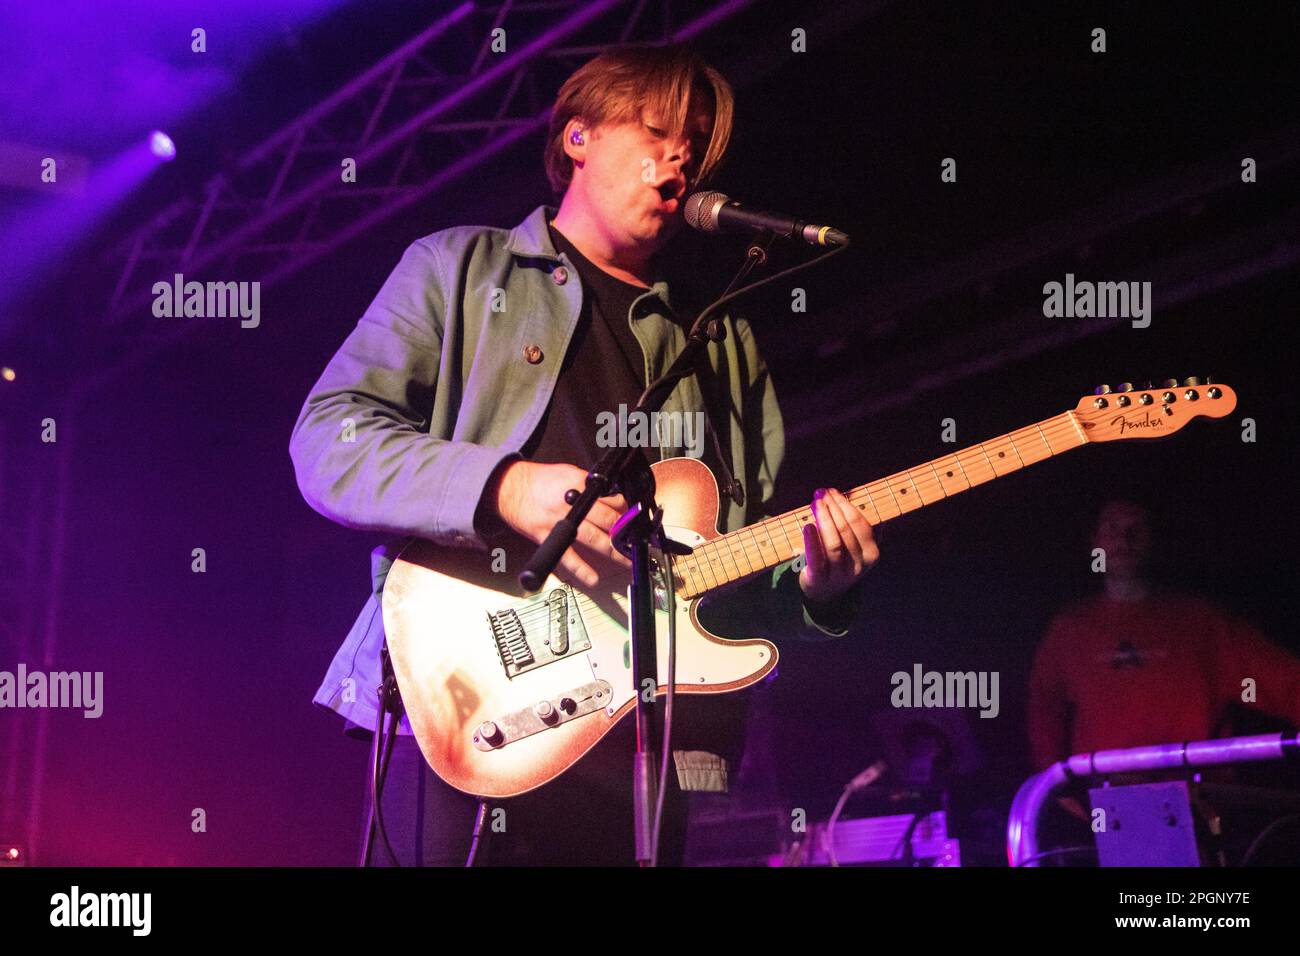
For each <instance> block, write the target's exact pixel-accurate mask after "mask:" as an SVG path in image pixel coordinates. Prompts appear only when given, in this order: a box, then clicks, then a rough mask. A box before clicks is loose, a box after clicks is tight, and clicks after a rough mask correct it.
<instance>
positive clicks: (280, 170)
mask: <svg viewBox="0 0 1300 956" xmlns="http://www.w3.org/2000/svg"><path fill="white" fill-rule="evenodd" d="M749 3H750V0H730V2H724V3H697V4H695V5H694V7H695V14H696V15H695V17H694V19H691V20H689V21H686V22H683V23H681V24H679V25H676V26H675V25H674V17H673V12H672V10H671V9H670V5H669V3H668V2H667V0H662V2H660V3H650V2H648V0H632V2H629V0H555V2H533V3H522V2H521V3H516V2H509V0H507V2H504V3H491V4H485V3H469V2H466V3H461V4H460V5H459V6H457V7H455V9H453V10H451V11H450V12H449V13H447V14H446V15H445V16H443V17H441V18H440V19H438V20H437V21H436V22H435V23H433V24H431V25H430V26H429V27H428V28H427V29H425V30H424V31H423V32H422V33H420V34H419V35H418V36H415V37H413V38H412V39H411V40H410V41H408V42H407V43H405V44H403V45H402V46H401V47H400V48H399V49H397V50H395V51H394V52H393V53H391V54H390V55H388V56H387V57H385V58H384V59H382V60H381V61H379V62H378V63H376V64H375V65H374V66H372V67H370V68H369V69H368V70H366V71H365V72H364V73H362V74H361V75H359V76H357V77H356V78H355V79H353V80H352V81H351V82H349V83H347V84H346V85H345V86H343V87H342V88H340V89H339V90H338V91H337V92H335V93H334V94H333V95H331V96H330V97H328V98H327V99H325V100H324V101H322V102H321V103H319V104H318V105H317V106H315V107H313V108H312V109H311V110H309V111H308V112H306V113H305V114H303V115H302V116H300V117H299V118H298V119H297V120H295V121H294V122H292V123H290V124H288V125H287V126H285V127H283V128H282V129H281V130H279V131H278V132H277V133H276V134H275V135H273V136H272V137H270V138H269V139H268V140H266V141H265V142H264V143H262V144H261V145H260V146H258V147H257V148H256V149H254V150H252V151H251V152H249V153H248V154H247V155H246V156H245V157H244V158H243V159H242V160H241V161H240V162H239V163H238V165H236V166H235V167H234V168H232V169H230V170H229V171H226V172H223V173H221V174H219V175H217V176H215V177H213V178H212V179H211V180H210V181H208V182H207V183H206V184H205V185H204V186H203V188H202V189H201V191H200V192H199V194H198V195H194V196H190V197H187V198H184V199H182V200H180V201H178V202H175V203H173V204H172V205H170V206H168V207H167V208H166V209H164V210H162V211H161V212H159V213H158V214H157V215H155V216H154V217H152V218H151V219H150V220H149V221H148V222H146V223H145V224H144V225H142V226H141V227H139V228H138V229H136V230H135V231H134V232H133V233H132V234H131V235H130V236H129V237H127V238H126V240H125V241H123V242H122V243H121V244H120V245H118V246H117V247H116V248H114V249H113V250H112V253H111V257H110V263H109V264H110V266H111V267H112V270H113V273H114V274H115V275H116V277H117V278H116V283H115V286H114V289H113V292H112V295H111V298H110V300H109V307H108V311H107V316H106V319H105V321H106V323H107V326H108V328H109V329H114V328H120V327H121V326H122V324H123V323H125V322H126V321H127V320H128V319H129V318H130V317H132V316H139V315H140V314H141V312H142V310H146V309H147V308H148V302H149V299H150V297H151V292H150V290H151V288H152V285H153V283H154V282H156V281H159V280H164V279H169V278H170V277H171V275H172V274H173V273H174V272H181V273H187V274H191V275H194V276H195V277H196V278H198V277H199V276H200V275H205V274H206V275H212V274H216V275H218V276H220V277H221V278H222V279H223V280H224V279H234V278H237V277H240V276H249V277H255V278H256V279H257V280H258V281H260V282H261V283H262V285H263V287H265V286H268V285H271V284H274V283H276V282H279V281H281V280H283V279H284V278H286V277H288V276H290V275H292V274H294V273H296V272H298V271H300V270H301V269H303V268H304V267H306V266H308V265H309V264H311V263H313V262H315V261H317V260H319V259H321V258H322V257H323V256H325V255H327V254H329V253H331V252H333V251H335V250H337V249H339V248H340V247H342V246H344V245H345V244H347V243H348V242H351V241H352V240H354V239H355V238H356V237H358V236H359V235H361V234H363V233H365V232H366V231H367V230H369V229H371V228H373V227H374V226H375V225H376V224H378V223H379V222H381V221H383V220H384V219H386V218H388V217H390V216H392V215H394V214H395V213H397V212H399V211H401V210H402V209H404V208H406V207H408V206H410V205H411V204H412V203H415V202H417V201H419V200H420V199H422V198H423V197H425V196H427V195H429V194H430V193H432V192H434V191H436V190H439V189H442V188H445V187H447V186H448V185H449V184H451V183H452V182H454V181H456V180H458V179H462V178H464V177H466V176H468V175H470V174H471V173H472V172H473V171H474V170H475V169H476V168H479V167H480V166H481V164H482V163H483V162H484V161H485V160H487V159H488V158H489V157H491V156H493V155H494V154H496V153H499V152H501V151H502V150H505V149H507V148H509V147H510V146H511V145H513V144H514V143H516V142H518V141H519V140H521V139H524V138H525V137H528V136H530V135H533V134H535V133H537V132H538V131H539V130H541V129H543V128H544V127H545V124H546V121H547V117H548V113H549V104H550V97H552V96H553V94H554V90H555V89H556V87H557V86H558V85H559V83H560V82H561V81H562V80H563V78H564V77H565V76H567V75H568V73H570V72H571V71H572V70H573V69H574V68H575V67H576V66H577V64H578V62H579V61H580V60H582V59H586V58H589V57H590V56H592V55H594V54H595V53H597V52H599V51H600V50H601V49H604V48H606V47H609V46H614V45H618V44H621V43H627V42H636V41H641V42H645V41H661V40H670V39H673V40H679V39H689V38H691V37H693V36H695V35H697V34H699V33H701V32H704V31H706V30H708V29H710V28H712V27H713V26H714V25H716V24H718V23H720V22H721V21H723V20H725V19H727V18H728V17H730V16H732V15H733V14H735V13H737V12H739V11H740V10H742V9H744V8H745V7H746V6H748V5H749ZM677 6H678V7H682V6H683V5H682V4H677ZM686 6H689V5H686ZM501 31H504V34H502V32H501ZM503 41H504V49H502V48H501V44H502V42H503ZM345 158H346V159H352V160H354V161H355V163H356V181H355V182H344V181H343V176H342V163H343V161H344V159H345Z"/></svg>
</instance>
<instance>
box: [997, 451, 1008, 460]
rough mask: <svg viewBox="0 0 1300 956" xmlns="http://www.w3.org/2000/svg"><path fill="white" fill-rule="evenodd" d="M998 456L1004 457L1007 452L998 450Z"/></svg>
mask: <svg viewBox="0 0 1300 956" xmlns="http://www.w3.org/2000/svg"><path fill="white" fill-rule="evenodd" d="M998 457H999V458H1006V457H1007V453H1006V452H1004V451H1000V452H998Z"/></svg>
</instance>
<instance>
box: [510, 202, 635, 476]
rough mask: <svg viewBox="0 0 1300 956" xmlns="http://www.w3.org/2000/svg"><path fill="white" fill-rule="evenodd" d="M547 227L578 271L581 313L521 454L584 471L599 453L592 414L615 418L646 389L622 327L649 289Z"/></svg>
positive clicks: (628, 333) (632, 343)
mask: <svg viewBox="0 0 1300 956" xmlns="http://www.w3.org/2000/svg"><path fill="white" fill-rule="evenodd" d="M547 228H548V229H550V232H551V241H552V242H554V243H555V248H556V250H558V251H560V252H563V253H565V254H566V255H567V256H568V257H569V261H570V262H572V263H573V265H574V266H575V268H576V269H577V271H578V276H577V277H578V278H579V279H580V280H581V282H582V290H583V296H582V311H581V312H580V313H579V315H578V325H577V328H575V329H574V331H573V338H572V340H571V341H570V343H569V350H568V352H567V353H566V354H565V356H564V363H563V364H562V365H561V366H560V377H559V380H558V381H557V382H556V383H555V391H554V393H553V395H552V397H551V404H550V406H549V407H548V408H547V411H546V415H545V416H544V417H543V418H542V422H541V424H540V425H539V426H538V427H537V430H536V431H535V432H534V433H533V437H532V438H531V439H530V440H529V442H528V444H527V445H525V446H524V449H523V454H524V457H525V458H527V459H529V460H530V461H536V462H541V463H543V464H548V465H549V464H561V463H562V464H569V465H578V466H580V467H583V468H588V467H590V466H591V465H593V464H595V462H596V459H597V458H599V457H600V453H601V451H602V449H600V448H598V447H597V445H596V432H597V430H598V428H599V426H598V423H597V416H598V415H600V414H601V413H602V412H608V413H613V414H615V415H617V414H618V406H619V405H620V404H624V405H626V406H627V407H628V409H629V410H630V409H631V408H633V407H634V406H635V405H636V400H637V399H638V398H640V397H641V392H642V391H644V390H645V387H646V384H647V383H646V380H645V357H644V354H643V353H642V350H641V344H640V343H639V342H638V341H637V340H636V336H635V335H633V334H632V329H631V326H629V325H628V313H629V311H630V310H631V308H632V303H633V302H634V301H635V300H636V299H637V298H638V297H639V296H642V295H645V294H646V293H647V292H648V291H649V290H648V289H645V288H642V287H641V286H636V285H632V284H631V283H628V282H624V281H622V280H621V279H616V278H615V277H614V276H612V275H610V274H609V273H607V272H605V271H604V270H603V269H601V268H599V267H598V266H597V265H596V264H595V263H593V262H591V261H590V260H589V259H587V257H586V256H584V255H583V254H582V253H581V252H579V251H578V249H577V247H576V246H574V245H573V243H571V242H569V240H568V239H567V238H565V236H564V235H563V234H562V233H561V232H560V231H559V230H557V229H556V228H555V227H554V226H552V225H550V224H549V223H548V224H547ZM650 457H651V460H654V457H655V456H650Z"/></svg>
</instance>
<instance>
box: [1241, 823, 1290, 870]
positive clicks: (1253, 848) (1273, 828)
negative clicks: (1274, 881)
mask: <svg viewBox="0 0 1300 956" xmlns="http://www.w3.org/2000/svg"><path fill="white" fill-rule="evenodd" d="M1297 821H1300V813H1290V814H1287V815H1286V816H1284V817H1278V818H1277V819H1276V820H1274V821H1273V822H1272V823H1270V824H1269V825H1268V826H1266V827H1264V829H1263V830H1261V831H1260V832H1259V836H1257V837H1255V839H1254V840H1252V841H1251V843H1250V846H1248V847H1247V848H1246V852H1245V853H1244V854H1242V857H1241V865H1242V866H1250V864H1251V862H1252V860H1253V858H1254V857H1255V855H1256V854H1258V853H1259V850H1260V847H1262V846H1263V845H1264V842H1265V841H1266V840H1267V839H1268V838H1269V837H1271V836H1272V835H1273V834H1274V833H1276V832H1277V831H1278V830H1280V829H1281V828H1282V827H1284V826H1286V825H1287V824H1288V823H1295V822H1297Z"/></svg>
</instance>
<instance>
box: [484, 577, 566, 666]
mask: <svg viewBox="0 0 1300 956" xmlns="http://www.w3.org/2000/svg"><path fill="white" fill-rule="evenodd" d="M487 618H488V626H489V627H490V628H491V631H492V640H493V642H494V643H495V645H496V650H497V658H498V659H499V660H500V661H501V666H502V667H503V668H504V669H505V672H506V677H507V678H508V679H514V678H515V677H517V676H519V675H520V674H524V673H527V672H528V671H530V670H535V669H536V668H538V667H544V666H545V665H547V664H549V663H551V662H552V661H556V660H559V659H560V658H562V657H568V656H569V655H570V654H576V653H579V652H581V651H586V650H589V649H590V648H591V638H590V637H588V636H587V629H586V626H585V625H584V624H583V622H582V615H581V614H580V613H579V612H578V607H577V602H576V601H575V600H574V599H573V593H572V590H571V589H570V588H568V587H562V588H555V589H554V590H552V591H550V592H549V593H548V594H546V595H544V596H542V595H539V596H538V597H535V598H532V599H531V600H528V601H526V602H524V603H523V604H520V605H517V606H515V607H512V608H506V609H505V610H501V611H492V612H490V613H489V614H488V616H487Z"/></svg>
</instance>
